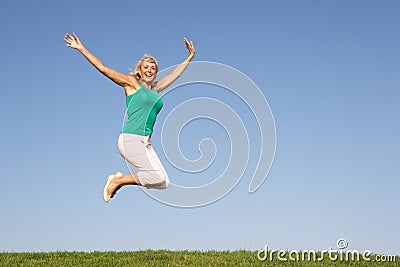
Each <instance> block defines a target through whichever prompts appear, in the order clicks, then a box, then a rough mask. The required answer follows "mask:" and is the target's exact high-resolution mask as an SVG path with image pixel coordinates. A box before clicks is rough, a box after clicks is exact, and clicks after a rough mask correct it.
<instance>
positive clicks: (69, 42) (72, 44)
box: [64, 33, 83, 50]
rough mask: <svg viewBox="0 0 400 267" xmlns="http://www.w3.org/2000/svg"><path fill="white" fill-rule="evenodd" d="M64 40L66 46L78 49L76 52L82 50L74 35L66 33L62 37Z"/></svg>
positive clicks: (79, 41) (81, 45)
mask: <svg viewBox="0 0 400 267" xmlns="http://www.w3.org/2000/svg"><path fill="white" fill-rule="evenodd" d="M64 40H65V41H66V42H67V44H65V45H66V46H69V47H71V48H74V49H78V50H79V49H81V48H83V44H82V43H81V40H79V38H78V36H77V35H76V34H75V33H72V35H71V34H69V33H67V34H66V35H65V36H64Z"/></svg>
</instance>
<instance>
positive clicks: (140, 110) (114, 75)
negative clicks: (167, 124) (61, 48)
mask: <svg viewBox="0 0 400 267" xmlns="http://www.w3.org/2000/svg"><path fill="white" fill-rule="evenodd" d="M64 40H65V41H66V42H67V43H66V44H65V45H66V46H68V47H71V48H74V49H76V50H78V51H79V52H80V53H81V54H82V55H83V56H84V57H85V58H86V59H87V60H88V61H89V62H90V63H91V64H92V65H93V66H94V67H95V68H96V69H97V70H98V71H99V72H100V73H101V74H103V75H105V76H106V77H108V78H109V79H110V80H112V81H113V82H115V83H116V84H118V85H119V86H121V87H122V88H124V90H125V95H126V106H127V110H128V120H127V121H126V123H125V125H124V127H123V129H122V131H121V134H120V135H119V138H118V150H119V152H120V154H121V155H122V157H124V158H125V159H126V160H127V161H128V162H129V163H131V164H132V165H133V166H135V167H136V168H137V169H138V170H139V171H138V172H135V173H132V174H127V175H123V174H122V173H121V172H116V173H115V174H112V175H109V176H108V177H107V182H106V185H105V187H104V191H103V198H104V201H106V202H108V201H109V200H110V198H112V197H113V196H114V195H115V193H116V192H117V190H118V189H120V188H121V187H123V186H125V185H139V186H144V187H146V188H156V189H165V188H167V187H168V185H169V179H168V175H167V173H166V172H165V169H164V167H163V166H162V164H161V162H160V160H159V158H158V156H157V154H156V152H155V151H154V149H153V147H152V145H151V141H150V136H151V134H152V132H153V127H154V123H155V120H156V117H157V114H158V113H159V111H160V110H161V108H162V106H163V102H162V99H161V98H160V96H159V94H158V93H159V92H161V91H162V90H164V89H165V88H167V87H168V86H170V85H171V84H172V83H173V82H174V81H175V80H176V79H177V78H178V77H179V76H180V75H181V74H182V73H183V72H184V71H185V69H186V68H187V66H188V65H189V63H190V61H191V60H192V59H193V57H194V54H195V50H194V46H193V42H189V41H188V40H187V39H186V38H184V41H185V44H186V48H187V50H188V51H189V56H188V57H187V58H186V59H185V60H184V61H183V62H182V63H180V64H179V65H178V66H177V67H176V68H175V69H174V70H173V71H172V72H171V73H169V74H167V75H166V76H165V77H163V78H162V79H160V80H159V81H155V78H156V75H157V72H158V64H157V61H156V60H155V59H154V58H153V57H151V56H148V55H145V56H144V57H143V58H142V59H140V60H139V62H138V63H137V65H136V68H135V71H134V72H132V73H130V74H123V73H120V72H118V71H115V70H113V69H110V68H108V67H106V66H105V65H104V64H103V63H102V62H101V61H100V60H99V59H98V58H97V57H95V56H94V55H93V54H92V53H91V52H89V50H87V49H86V48H85V46H84V45H83V44H82V42H81V41H80V39H79V38H78V36H77V35H76V34H75V33H73V34H69V33H67V34H66V35H65V36H64Z"/></svg>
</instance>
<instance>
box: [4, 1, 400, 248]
mask: <svg viewBox="0 0 400 267" xmlns="http://www.w3.org/2000/svg"><path fill="white" fill-rule="evenodd" d="M399 13H400V3H399V2H398V1H389V0H385V1H377V0H376V1H370V0H363V1H316V0H312V1H311V0H309V1H305V0H304V1H253V0H250V1H236V2H235V1H197V2H193V3H184V2H182V1H150V2H137V1H75V0H73V1H64V2H62V1H44V0H43V1H4V0H3V1H0V30H1V33H2V38H1V42H0V55H1V64H0V84H1V92H2V96H1V98H0V119H1V122H2V131H1V139H0V145H1V160H0V167H1V179H0V188H1V191H2V194H1V195H2V201H1V202H0V211H1V220H0V251H54V250H84V251H92V250H138V249H147V248H149V249H201V250H210V249H218V250H228V249H229V250H235V249H252V250H256V249H260V248H263V247H264V245H268V246H269V248H271V249H303V250H305V249H318V250H323V249H328V248H329V247H332V248H336V240H337V239H338V238H346V240H347V241H348V243H349V249H358V250H365V249H369V250H372V251H374V252H376V253H384V254H397V255H398V254H400V251H399V248H400V241H399V240H400V233H399V230H398V225H399V224H400V215H399V213H398V205H399V202H400V196H399V194H398V191H399V186H400V181H399V177H400V155H399V153H400V152H399V151H400V142H399V139H398V137H399V136H400V127H399V115H400V105H399V102H400V92H399V89H400V75H399V71H400V52H399V47H400V34H399V28H400V17H399V16H398V14H399ZM72 31H75V32H76V33H77V34H78V35H79V36H80V37H81V39H82V41H83V42H84V44H85V45H86V46H87V48H88V49H90V50H91V51H92V52H93V53H94V54H95V55H97V56H98V57H99V58H100V59H102V60H103V62H104V63H105V64H106V65H107V66H110V67H112V68H114V69H117V70H119V71H121V72H128V69H129V68H132V67H134V65H135V63H136V62H137V60H138V59H139V58H140V57H141V56H142V55H143V54H144V53H148V54H151V55H153V56H155V57H156V58H157V59H158V61H159V64H160V69H164V68H167V67H169V66H171V65H174V64H177V63H179V62H180V61H181V60H183V59H184V58H185V57H186V55H187V52H186V49H185V47H184V44H183V41H182V38H183V37H184V36H187V37H188V38H189V39H191V40H193V42H194V44H195V47H196V57H195V60H205V61H215V62H220V63H224V64H227V65H229V66H231V67H234V68H236V69H238V70H240V71H241V72H243V73H245V74H246V75H247V76H249V77H250V78H251V79H252V80H253V81H254V82H255V83H256V84H257V85H258V87H259V88H260V89H261V90H262V91H263V93H264V94H265V96H266V98H267V100H268V102H269V105H270V107H271V109H272V112H273V114H274V118H275V123H276V129H277V150H276V157H275V161H274V164H273V167H272V169H271V172H270V174H269V176H268V178H267V180H266V181H265V183H264V184H263V186H262V187H261V188H260V189H259V190H258V191H257V192H256V193H254V194H249V193H248V191H247V188H248V185H249V183H250V180H251V175H250V171H249V172H248V173H247V175H245V177H244V178H243V179H242V180H241V182H240V183H239V184H238V186H237V187H236V188H235V189H234V190H233V191H232V192H231V193H230V194H228V195H227V196H226V197H224V198H223V199H221V200H220V201H218V202H216V203H214V204H212V205H208V206H205V207H202V208H196V209H181V208H174V207H170V206H166V205H163V204H161V203H159V202H157V201H155V200H153V199H152V198H150V197H149V196H148V195H146V194H145V193H144V192H142V191H141V190H140V189H139V188H135V187H127V188H124V189H122V190H121V191H120V192H118V195H117V197H116V198H115V199H113V200H112V201H111V202H110V203H108V204H105V203H104V202H103V200H102V190H103V186H104V182H105V179H106V176H107V175H108V174H110V173H113V172H115V171H117V170H121V171H124V172H126V171H127V169H126V166H125V162H124V160H123V159H122V157H121V156H120V155H119V153H118V150H117V146H116V141H117V137H118V134H119V131H120V130H121V125H122V121H123V116H124V112H125V104H124V103H125V102H124V93H123V90H121V89H120V88H118V87H117V86H116V85H114V84H113V83H112V82H110V81H108V80H107V79H106V78H104V77H102V76H101V75H100V74H98V73H97V72H96V70H95V69H94V68H93V67H92V66H90V64H89V63H87V62H86V61H85V60H84V59H83V57H82V56H81V55H80V54H79V53H78V52H76V51H74V50H72V49H69V48H67V47H65V46H64V41H63V36H64V34H65V33H66V32H72ZM185 89H187V90H185ZM214 89H215V90H214ZM196 96H209V97H218V99H219V100H221V101H225V102H227V103H234V102H235V101H233V100H232V101H230V99H231V96H228V95H225V94H224V93H221V91H218V88H216V87H213V86H207V85H198V86H197V87H196V86H195V85H194V86H187V88H185V87H183V88H180V89H179V90H177V91H176V92H174V93H173V94H171V97H168V98H167V99H165V106H164V110H163V111H162V112H161V115H160V116H161V117H160V121H162V118H163V117H162V116H166V112H167V110H170V109H171V108H173V107H174V106H176V105H178V104H179V103H180V102H181V101H183V100H184V99H189V98H191V97H196ZM232 105H233V108H235V107H236V104H232ZM163 112H164V113H163ZM238 112H239V111H238ZM243 112H244V113H242V116H244V118H245V119H246V116H248V118H249V121H250V122H249V125H248V131H249V132H254V131H255V129H256V128H255V124H254V122H253V123H252V122H251V114H250V113H249V112H248V110H247V111H246V110H245V109H243ZM160 121H158V122H157V125H156V131H157V129H158V130H160V128H157V126H160ZM207 123H209V124H210V122H207V121H198V122H196V123H193V124H192V125H191V127H188V128H187V129H186V128H185V131H183V136H182V140H181V142H182V147H185V148H187V150H185V151H184V153H187V154H186V155H187V156H188V157H189V158H190V157H196V153H197V143H196V142H194V143H195V144H196V145H193V140H192V139H191V136H194V140H199V138H200V139H201V138H204V137H208V136H210V135H212V136H213V138H214V139H215V142H216V143H217V145H218V151H220V152H221V154H220V158H218V160H217V161H216V165H215V166H213V168H211V169H210V170H209V172H208V173H207V174H206V176H204V177H208V178H204V179H205V180H207V179H208V180H207V181H209V177H216V176H218V173H219V172H220V171H221V169H223V164H224V162H226V160H225V158H224V155H225V154H226V153H223V152H224V151H225V149H224V145H226V133H225V132H224V131H223V130H222V129H221V127H218V126H217V125H215V124H212V123H211V124H210V125H208V124H207ZM205 129H207V130H205ZM153 142H154V147H155V148H156V150H157V151H158V153H159V154H160V158H161V160H162V161H163V162H164V164H165V165H166V169H167V170H168V171H170V172H174V170H172V167H171V166H168V162H166V161H165V157H163V155H162V150H160V149H161V144H160V143H159V138H157V134H155V138H154V140H153ZM218 142H221V143H222V144H221V146H222V147H220V146H219V144H218ZM252 142H253V143H252V144H253V146H256V145H257V144H256V143H255V141H252ZM254 153H255V152H253V154H252V157H256V155H255V154H254ZM252 168H253V169H254V163H250V164H249V169H250V170H251V169H252ZM193 177H198V179H201V176H199V175H195V176H192V177H191V176H190V174H187V173H182V174H181V176H179V178H178V177H177V178H176V180H175V181H181V182H182V183H184V180H185V178H186V179H188V181H189V180H190V179H194V178H193ZM171 179H172V180H173V179H175V178H173V177H171ZM193 183H195V184H197V183H198V181H197V180H196V181H194V182H193ZM200 184H201V182H200Z"/></svg>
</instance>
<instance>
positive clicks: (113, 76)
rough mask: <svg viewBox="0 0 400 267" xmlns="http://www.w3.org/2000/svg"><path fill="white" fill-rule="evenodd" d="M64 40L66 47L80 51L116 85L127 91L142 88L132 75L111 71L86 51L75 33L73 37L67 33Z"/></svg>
mask: <svg viewBox="0 0 400 267" xmlns="http://www.w3.org/2000/svg"><path fill="white" fill-rule="evenodd" d="M64 40H65V41H66V42H67V43H66V44H65V45H66V46H68V47H71V48H73V49H76V50H78V51H79V52H81V54H82V55H83V56H85V58H86V59H87V60H88V61H89V62H90V63H91V64H92V65H93V66H94V67H95V68H96V69H97V70H98V71H100V72H101V73H102V74H103V75H105V76H106V77H108V78H109V79H110V80H112V81H113V82H115V83H116V84H118V85H120V86H122V87H124V88H125V89H127V88H130V89H137V88H139V87H140V85H139V83H138V82H137V81H136V79H135V78H134V77H132V76H130V75H126V74H123V73H120V72H118V71H116V70H113V69H110V68H108V67H106V66H105V65H104V64H103V62H101V60H100V59H98V58H97V57H95V56H94V55H93V54H92V53H91V52H90V51H89V50H87V49H86V47H85V46H84V45H83V44H82V42H81V40H80V39H79V37H78V36H77V35H76V34H75V33H73V34H72V35H71V34H69V33H67V34H66V35H65V36H64Z"/></svg>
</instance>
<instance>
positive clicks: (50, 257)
mask: <svg viewBox="0 0 400 267" xmlns="http://www.w3.org/2000/svg"><path fill="white" fill-rule="evenodd" d="M373 259H374V257H373V256H371V261H370V262H366V261H364V260H362V259H360V261H355V260H354V261H339V260H338V261H331V260H330V259H329V258H328V257H327V256H326V257H324V260H322V261H307V260H305V261H292V260H290V259H289V260H288V261H286V262H283V261H279V260H278V259H277V258H274V259H273V261H270V260H265V261H260V260H258V257H257V252H252V251H246V250H239V251H232V252H230V251H204V252H202V251H167V250H144V251H133V252H46V253H45V252H35V253H34V252H32V253H29V252H24V253H0V266H65V267H69V266H71V267H72V266H74V267H75V266H400V257H396V258H395V261H394V262H374V261H373Z"/></svg>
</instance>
